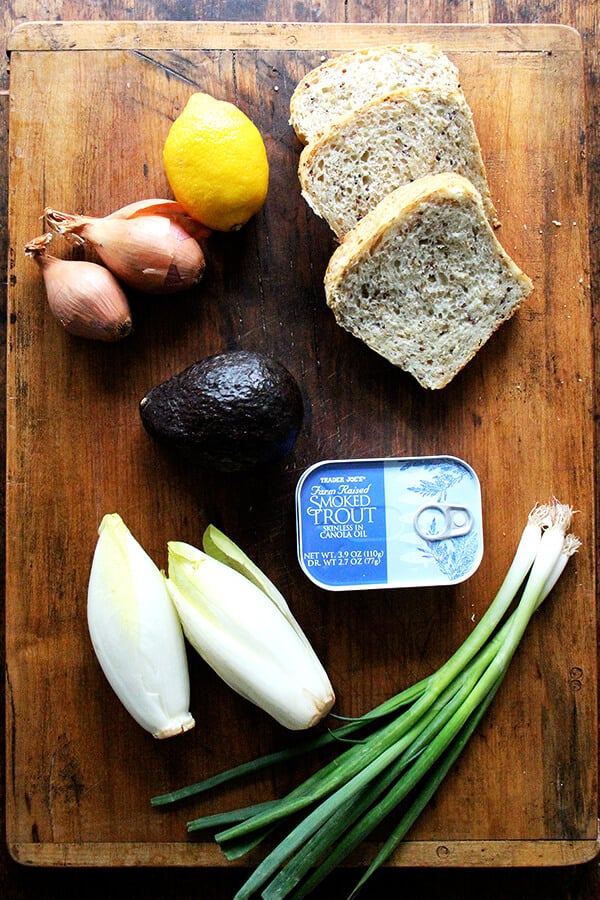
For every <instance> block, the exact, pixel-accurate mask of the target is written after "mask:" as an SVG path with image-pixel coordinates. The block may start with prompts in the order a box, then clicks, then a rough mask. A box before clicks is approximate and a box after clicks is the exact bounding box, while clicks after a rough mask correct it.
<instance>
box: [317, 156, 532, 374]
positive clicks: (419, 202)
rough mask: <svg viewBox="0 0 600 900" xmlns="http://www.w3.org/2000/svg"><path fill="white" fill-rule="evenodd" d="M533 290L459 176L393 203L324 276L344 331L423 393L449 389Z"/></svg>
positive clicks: (419, 183)
mask: <svg viewBox="0 0 600 900" xmlns="http://www.w3.org/2000/svg"><path fill="white" fill-rule="evenodd" d="M532 288H533V285H532V283H531V281H530V279H529V278H528V277H527V275H525V274H524V273H523V272H522V271H521V270H520V269H519V267H518V266H517V265H516V263H514V262H513V260H512V259H511V258H510V257H509V256H508V254H507V253H506V252H505V251H504V249H503V248H502V246H501V245H500V243H499V242H498V240H497V238H496V235H495V234H494V231H493V230H492V228H491V226H490V224H489V222H488V219H487V217H486V214H485V209H484V206H483V203H482V200H481V196H480V194H479V192H478V191H477V190H476V189H475V188H474V187H473V185H472V184H471V182H470V181H469V180H468V179H466V178H463V176H462V175H457V174H456V173H441V174H436V175H425V176H424V177H423V178H419V179H417V180H416V181H413V182H411V183H410V184H407V185H405V186H403V187H400V188H397V189H396V190H395V191H393V192H392V193H390V194H388V195H387V196H386V197H385V198H384V199H383V200H382V201H381V202H380V203H379V204H378V205H377V206H376V207H375V209H374V210H372V211H371V212H370V213H368V214H367V215H366V216H365V217H364V218H363V219H361V220H360V222H359V223H358V225H356V227H355V228H354V229H353V230H352V231H350V232H349V233H348V234H347V235H346V238H345V239H344V241H343V243H342V244H341V245H340V246H339V247H338V248H337V249H336V250H335V252H334V254H333V256H332V257H331V260H330V262H329V266H328V268H327V272H326V274H325V294H326V298H327V303H328V305H329V306H330V308H331V309H332V310H333V313H334V315H335V318H336V321H337V322H338V324H339V325H340V326H341V327H342V328H344V329H346V330H347V331H349V332H350V333H351V334H353V335H355V337H357V338H359V339H360V340H362V341H364V343H365V344H367V345H368V346H369V347H370V348H371V349H372V350H374V351H376V352H377V353H379V354H380V355H381V356H383V357H385V358H386V359H387V360H389V362H391V363H392V364H393V365H395V366H399V367H400V368H401V369H403V370H404V371H406V372H409V373H411V374H412V375H413V376H414V378H416V380H417V381H418V382H419V384H421V385H422V386H423V387H424V388H432V389H435V388H443V387H445V386H446V385H447V384H448V383H449V382H450V381H451V380H452V379H453V378H454V376H455V375H456V374H457V373H458V372H459V371H460V370H461V369H462V368H463V367H464V366H465V365H466V364H467V363H468V362H469V360H471V359H472V358H473V356H474V355H475V354H476V353H477V351H478V350H479V349H480V347H482V345H483V344H485V342H486V341H487V340H488V338H490V337H491V335H492V334H493V333H494V332H495V331H496V329H497V328H498V327H499V326H500V325H501V324H502V323H503V322H505V321H506V320H507V319H509V318H510V317H511V316H512V315H513V313H514V312H515V311H516V310H517V308H518V307H519V305H520V304H521V302H522V301H523V300H524V299H525V298H526V297H527V295H528V294H529V293H530V291H531V290H532Z"/></svg>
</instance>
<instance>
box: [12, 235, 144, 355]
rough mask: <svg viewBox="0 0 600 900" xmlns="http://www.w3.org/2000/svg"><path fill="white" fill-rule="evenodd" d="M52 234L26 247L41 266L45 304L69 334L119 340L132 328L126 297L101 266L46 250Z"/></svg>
mask: <svg viewBox="0 0 600 900" xmlns="http://www.w3.org/2000/svg"><path fill="white" fill-rule="evenodd" d="M51 240H52V235H51V234H50V233H48V234H43V235H41V236H40V237H36V238H34V239H33V240H31V241H29V243H28V244H26V246H25V253H26V254H27V256H29V257H31V258H32V259H34V260H35V262H36V263H37V264H38V266H39V267H40V270H41V272H42V277H43V279H44V285H45V288H46V295H47V297H48V305H49V307H50V309H51V311H52V313H53V315H54V316H56V318H57V319H58V320H59V322H60V323H61V324H62V325H63V327H64V328H65V329H66V331H68V332H69V333H70V334H74V335H77V336H78V337H83V338H90V339H92V340H97V341H119V340H121V338H124V337H126V336H127V335H128V334H129V333H130V331H131V328H132V324H131V312H130V309H129V303H128V301H127V297H126V296H125V293H124V292H123V289H122V287H121V285H120V284H119V282H118V281H117V279H116V278H115V277H114V275H112V274H111V273H110V272H109V271H108V269H105V268H104V266H100V265H98V264H97V263H94V262H87V261H86V260H77V259H75V260H69V259H59V258H57V257H55V256H51V255H50V254H49V253H48V252H47V250H48V245H49V244H50V241H51Z"/></svg>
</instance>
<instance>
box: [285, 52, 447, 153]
mask: <svg viewBox="0 0 600 900" xmlns="http://www.w3.org/2000/svg"><path fill="white" fill-rule="evenodd" d="M410 85H413V86H418V85H438V86H440V87H448V88H457V87H458V86H459V76H458V69H457V68H456V66H455V65H454V64H453V63H452V62H451V61H450V60H449V59H448V57H447V56H446V55H445V54H444V53H442V51H441V50H439V49H438V48H437V47H435V46H434V45H433V44H425V43H419V44H397V45H390V46H383V47H370V48H363V49H360V50H353V51H351V52H349V53H344V54H342V55H341V56H335V57H333V58H332V59H329V60H327V61H326V62H324V63H323V64H322V65H320V66H318V67H317V68H316V69H313V70H312V71H310V72H308V74H307V75H305V76H304V78H302V80H301V81H300V82H299V83H298V85H297V86H296V89H295V90H294V92H293V94H292V97H291V99H290V124H291V125H292V127H293V129H294V131H295V132H296V134H297V136H298V138H299V139H300V140H301V141H302V142H303V143H305V144H307V143H309V141H314V140H315V139H316V138H318V137H319V135H320V134H322V132H323V131H325V130H326V129H327V128H328V127H329V125H331V123H332V122H333V121H334V120H335V119H338V118H340V117H341V116H344V115H347V114H348V113H349V112H352V111H353V110H354V109H358V107H360V106H363V105H364V104H365V103H368V102H369V100H373V99H374V98H375V97H380V96H385V95H386V94H389V93H391V92H392V91H397V90H400V88H403V87H409V86H410Z"/></svg>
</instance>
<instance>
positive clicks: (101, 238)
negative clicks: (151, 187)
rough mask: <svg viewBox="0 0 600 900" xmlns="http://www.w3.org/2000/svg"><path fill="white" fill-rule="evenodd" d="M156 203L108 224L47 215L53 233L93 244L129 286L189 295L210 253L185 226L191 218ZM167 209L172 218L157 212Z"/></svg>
mask: <svg viewBox="0 0 600 900" xmlns="http://www.w3.org/2000/svg"><path fill="white" fill-rule="evenodd" d="M152 203H154V205H152ZM152 203H149V204H146V205H144V204H130V206H128V207H124V208H123V210H117V211H116V212H115V213H111V215H109V216H105V217H103V218H97V217H93V216H78V215H70V214H69V213H64V212H60V211H58V210H54V209H46V210H45V213H44V215H45V218H46V222H47V223H48V227H49V228H50V229H51V230H52V231H54V232H56V233H58V234H61V235H64V236H65V237H66V238H67V239H70V240H71V241H72V242H75V243H79V244H88V245H89V246H90V247H92V248H93V249H94V250H95V252H96V253H97V254H98V256H99V257H100V259H101V260H102V262H103V263H104V265H105V266H106V267H107V268H108V269H110V271H111V272H112V273H113V274H114V275H116V277H117V278H118V279H119V280H120V281H122V282H123V283H124V284H126V285H127V286H129V287H131V288H134V289H135V290H138V291H141V292H143V293H148V294H173V293H177V292H179V291H184V290H187V289H189V288H191V287H193V286H194V285H196V284H198V282H199V281H200V280H201V279H202V276H203V275H204V270H205V268H206V259H205V256H204V251H203V249H202V247H201V246H200V244H199V242H198V240H196V238H195V237H192V236H191V235H190V234H189V232H188V230H187V229H186V228H185V227H184V225H183V224H182V222H185V221H186V220H185V217H182V216H181V215H179V214H178V212H177V211H176V210H170V209H169V207H168V206H166V207H165V206H164V202H161V205H160V206H157V205H156V203H157V201H152ZM163 208H166V209H167V210H169V212H164V213H163V212H162V211H161V212H158V213H157V212H155V211H154V210H155V209H161V210H162V209H163Z"/></svg>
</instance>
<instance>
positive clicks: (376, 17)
mask: <svg viewBox="0 0 600 900" xmlns="http://www.w3.org/2000/svg"><path fill="white" fill-rule="evenodd" d="M0 16H1V17H2V25H3V28H2V32H3V41H5V40H6V35H7V34H8V33H9V31H10V30H11V29H12V28H13V27H14V26H15V25H17V24H19V23H20V22H23V21H34V20H77V19H90V18H91V19H98V20H103V19H107V20H121V19H125V20H163V19H179V20H186V19H190V20H192V19H200V20H203V19H206V20H240V21H241V20H257V19H260V20H265V21H269V20H271V21H286V20H287V21H291V20H293V21H313V22H327V21H331V22H380V23H384V22H388V21H389V22H398V23H402V22H409V23H417V22H421V23H427V22H431V23H440V22H442V23H444V22H448V23H458V22H477V23H487V22H498V23H508V22H520V23H556V24H565V25H571V26H573V27H575V28H576V29H578V30H579V32H580V33H581V35H582V37H583V42H584V51H585V73H586V88H587V92H588V97H587V103H588V110H587V163H588V169H589V207H590V253H591V288H592V297H593V298H595V296H596V290H597V287H598V284H599V279H600V241H599V240H598V235H599V232H598V227H599V224H600V189H599V188H598V186H597V180H596V175H597V172H598V168H599V166H600V126H599V124H598V107H599V106H600V98H599V95H598V89H597V82H598V78H599V75H600V62H599V59H598V54H599V52H600V39H599V38H598V27H599V26H600V22H599V19H600V11H599V6H598V4H597V3H596V2H595V0H579V2H577V3H573V2H570V3H569V2H566V0H556V2H555V3H552V4H549V3H542V2H539V0H538V2H534V0H521V2H515V0H502V2H498V3H495V2H491V0H469V2H463V0H445V2H444V0H431V2H425V0H415V2H407V3H403V4H398V5H397V7H396V9H394V5H393V4H389V3H387V2H386V3H384V2H379V0H374V2H368V3H366V2H360V0H357V2H352V0H350V2H346V3H342V2H341V0H337V2H336V0H319V2H316V0H315V2H306V3H302V4H299V3H295V2H290V0H280V2H270V0H265V2H263V3H253V2H245V0H227V2H226V0H222V2H220V0H212V2H199V0H197V2H185V3H184V2H177V0H175V2H172V3H161V2H158V0H112V2H111V0H105V2H102V3H97V4H93V5H90V4H89V3H85V2H83V0H64V2H61V0H53V2H51V3H40V2H36V0H23V2H20V3H19V2H18V0H9V2H8V3H7V4H3V5H2V9H1V10H0ZM0 77H1V84H0V94H1V95H2V99H1V103H0V117H1V119H2V126H0V147H1V149H2V153H1V154H0V165H1V175H0V215H1V216H2V220H1V221H2V228H0V260H1V262H0V266H1V267H2V269H1V271H2V279H1V281H2V293H1V295H0V296H1V298H2V305H3V310H5V308H6V306H5V303H6V299H5V293H6V292H5V287H6V284H7V279H8V277H9V264H10V263H9V260H8V237H7V234H6V223H7V194H8V191H7V187H8V185H7V182H8V152H7V150H8V147H7V134H8V109H9V71H8V64H5V65H4V66H3V67H2V74H1V76H0ZM0 321H1V322H2V326H1V327H2V346H3V347H4V345H5V337H6V324H5V316H4V315H3V316H2V317H1V319H0ZM3 383H4V377H3ZM597 383H598V381H597V378H596V384H597ZM4 393H5V392H4V389H3V390H2V391H1V392H0V397H2V398H4ZM0 402H2V403H3V399H2V401H0ZM0 441H1V444H0V446H1V447H2V451H3V452H4V433H3V432H2V437H1V438H0ZM3 653H4V642H3V640H0V657H3ZM0 734H1V735H2V737H0V742H1V741H2V740H3V736H4V729H1V730H0ZM0 783H1V782H0ZM0 804H1V805H0V808H3V805H4V792H3V790H0ZM0 820H1V819H0ZM239 883H240V877H239V873H236V872H235V871H228V870H218V871H207V870H202V871H200V870H185V869H178V870H164V869H152V870H144V869H136V870H130V869H127V870H120V871H114V870H108V871H106V870H102V871H97V870H90V869H81V870H73V869H68V870H67V869H50V870H48V869H27V868H24V867H21V866H19V865H17V864H15V863H14V862H13V861H12V860H11V858H10V856H9V854H8V852H7V850H6V848H5V841H4V829H3V828H2V846H1V847H0V896H1V897H3V898H6V900H17V898H30V897H40V898H52V897H55V896H56V897H58V896H60V897H71V896H73V897H75V896H76V897H80V896H81V897H83V896H85V897H106V896H108V895H109V894H110V893H111V892H112V891H113V890H114V889H115V888H122V889H123V890H125V891H131V892H134V893H135V894H136V895H138V896H140V897H144V898H158V897H167V896H169V897H177V898H186V897H201V898H203V900H211V898H226V897H231V896H232V895H233V893H234V892H235V890H236V887H237V886H238V885H239ZM353 884H354V875H353V874H352V873H348V872H343V871H342V872H340V873H339V877H338V876H336V881H335V891H336V894H335V896H340V897H341V896H343V895H344V888H345V887H346V886H348V888H350V887H351V886H352V885H353ZM338 890H339V894H338ZM401 891H405V892H407V893H412V894H413V896H418V897H419V898H443V900H452V898H462V897H464V896H465V895H466V894H467V893H472V894H475V895H478V894H479V895H482V896H485V897H487V898H509V897H514V898H517V897H518V898H520V897H528V898H534V900H538V898H539V900H552V898H570V900H572V898H581V900H595V898H597V897H599V896H600V873H599V870H598V863H597V862H592V863H589V864H586V865H583V866H581V867H578V868H573V869H500V870H489V869H469V870H460V869H457V870H456V869H447V870H445V869H436V870H428V869H418V870H411V869H401V870H399V871H388V870H385V871H382V872H380V873H379V874H378V876H377V877H375V878H374V879H373V881H372V885H371V886H370V887H369V889H368V890H366V891H365V896H372V897H380V896H392V895H396V894H397V893H400V892H401ZM320 896H322V897H332V896H333V895H332V887H331V885H328V886H327V887H325V888H324V889H323V891H322V892H321V893H320Z"/></svg>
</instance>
